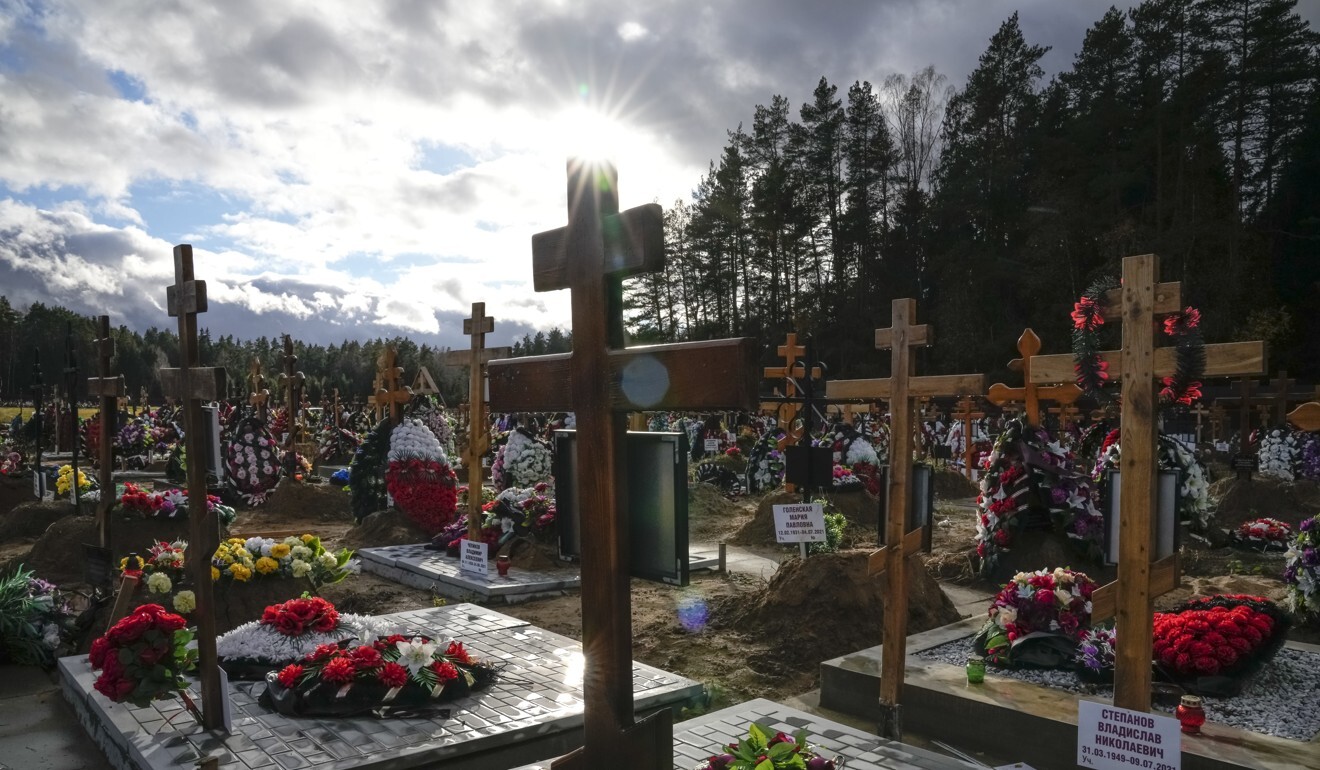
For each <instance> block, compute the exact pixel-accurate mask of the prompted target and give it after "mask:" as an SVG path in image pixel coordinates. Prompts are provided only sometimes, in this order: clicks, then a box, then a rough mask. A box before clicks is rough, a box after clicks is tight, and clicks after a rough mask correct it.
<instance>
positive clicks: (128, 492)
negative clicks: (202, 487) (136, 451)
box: [116, 481, 238, 527]
mask: <svg viewBox="0 0 1320 770" xmlns="http://www.w3.org/2000/svg"><path fill="white" fill-rule="evenodd" d="M116 492H117V493H118V495H119V509H120V510H121V511H123V512H124V513H126V514H128V515H130V516H134V517H137V516H140V517H142V518H145V519H151V518H156V519H176V518H183V517H186V516H187V515H188V490H186V489H182V488H176V489H167V490H165V491H163V492H148V491H146V490H144V489H142V488H141V487H139V486H137V485H136V484H134V483H133V482H131V481H129V482H125V483H124V484H123V485H122V486H117V487H116ZM206 510H207V511H208V512H211V513H214V514H215V515H216V518H218V519H219V520H220V525H221V526H222V527H228V526H229V525H230V524H233V523H234V520H235V519H236V518H238V512H237V511H235V510H234V509H233V508H231V507H230V506H228V505H224V504H223V503H221V502H220V498H219V497H216V496H215V495H207V496H206Z"/></svg>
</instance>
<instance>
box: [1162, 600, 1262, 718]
mask: <svg viewBox="0 0 1320 770" xmlns="http://www.w3.org/2000/svg"><path fill="white" fill-rule="evenodd" d="M1287 630H1288V617H1287V615H1286V614H1284V612H1283V610H1282V609H1280V608H1279V607H1278V606H1277V605H1276V604H1274V602H1271V601H1270V600H1268V599H1266V598H1265V597H1263V596H1247V595H1243V594H1233V595H1222V596H1209V597H1200V598H1196V599H1191V600H1188V601H1186V602H1183V603H1182V604H1180V605H1178V606H1177V607H1176V608H1174V610H1173V611H1172V612H1157V613H1155V620H1154V636H1153V652H1154V656H1155V664H1156V668H1157V670H1158V671H1160V672H1161V673H1162V674H1163V675H1164V676H1166V677H1167V678H1170V679H1173V680H1175V681H1177V682H1179V683H1181V684H1182V685H1183V687H1185V688H1187V689H1190V690H1192V691H1193V692H1199V693H1202V694H1206V695H1232V694H1235V692H1236V690H1237V688H1238V687H1239V686H1240V684H1241V679H1242V678H1243V676H1244V675H1245V674H1248V673H1250V672H1251V671H1253V670H1254V669H1255V667H1256V666H1258V665H1260V664H1262V663H1264V662H1265V661H1267V660H1269V659H1270V658H1272V657H1273V656H1274V654H1275V653H1276V652H1278V650H1279V647H1281V646H1282V645H1283V642H1284V637H1285V635H1286V633H1287Z"/></svg>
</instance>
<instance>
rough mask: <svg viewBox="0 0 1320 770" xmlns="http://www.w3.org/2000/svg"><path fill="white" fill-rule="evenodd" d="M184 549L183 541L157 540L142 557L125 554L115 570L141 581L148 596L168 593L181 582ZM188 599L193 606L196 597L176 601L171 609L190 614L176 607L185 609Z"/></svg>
mask: <svg viewBox="0 0 1320 770" xmlns="http://www.w3.org/2000/svg"><path fill="white" fill-rule="evenodd" d="M187 550H188V541H186V540H175V541H173V542H166V541H164V540H160V541H157V542H155V543H153V544H152V546H151V548H150V549H148V551H147V555H146V556H145V557H143V556H139V555H137V554H129V555H128V556H125V557H124V558H122V559H120V560H119V569H120V571H121V572H122V573H123V574H125V575H135V576H137V577H139V578H141V579H143V580H145V581H146V585H147V592H148V593H153V594H169V593H170V592H171V591H173V590H174V586H175V584H176V583H180V582H182V581H183V577H184V574H183V559H184V553H185V552H186V551H187ZM189 594H191V592H189ZM189 600H191V602H192V604H193V606H196V601H197V600H196V597H195V596H190V597H188V598H185V599H183V600H181V602H176V606H175V610H176V611H178V612H181V613H183V614H187V613H189V612H191V611H192V610H191V609H187V610H184V609H180V606H179V605H180V604H182V605H183V606H187V604H188V602H189Z"/></svg>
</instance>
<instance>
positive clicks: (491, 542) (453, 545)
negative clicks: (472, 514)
mask: <svg viewBox="0 0 1320 770" xmlns="http://www.w3.org/2000/svg"><path fill="white" fill-rule="evenodd" d="M547 489H548V487H547ZM500 494H503V493H500ZM458 495H459V508H460V510H462V511H465V512H466V511H467V510H468V501H467V496H468V486H467V485H466V484H464V485H463V486H461V487H459V488H458ZM495 498H496V494H495V492H493V491H492V490H491V489H489V488H488V487H485V486H483V487H482V488H481V500H482V503H481V511H482V519H481V540H482V542H484V543H485V544H486V546H487V548H488V549H489V551H490V553H494V552H495V551H497V550H499V547H500V538H501V537H503V536H504V530H503V528H502V526H501V524H500V521H499V519H498V518H497V517H495V516H493V515H492V511H493V510H494V509H495V507H496V506H497V505H499V503H498V502H496V499H495ZM552 504H553V501H552ZM467 518H468V517H467V516H466V515H463V516H455V517H454V520H453V521H451V522H449V523H448V524H446V525H445V527H444V528H443V529H441V530H440V531H439V532H438V533H436V535H435V536H434V537H432V538H431V542H430V544H429V545H428V546H427V548H428V549H430V550H433V551H444V552H445V554H446V555H448V556H458V554H459V549H461V548H462V547H463V541H464V540H466V539H467V536H468V522H467Z"/></svg>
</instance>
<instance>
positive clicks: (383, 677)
mask: <svg viewBox="0 0 1320 770" xmlns="http://www.w3.org/2000/svg"><path fill="white" fill-rule="evenodd" d="M376 678H377V679H379V680H380V683H381V684H383V685H385V686H386V687H402V686H404V685H405V684H407V683H408V669H406V668H404V667H403V666H400V665H399V664H398V663H395V662H394V661H390V662H389V663H386V664H385V665H383V666H381V668H380V671H377V672H376Z"/></svg>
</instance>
